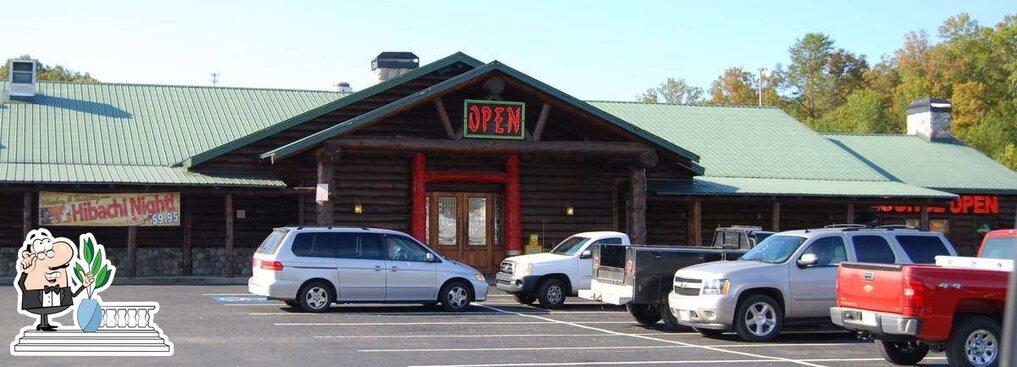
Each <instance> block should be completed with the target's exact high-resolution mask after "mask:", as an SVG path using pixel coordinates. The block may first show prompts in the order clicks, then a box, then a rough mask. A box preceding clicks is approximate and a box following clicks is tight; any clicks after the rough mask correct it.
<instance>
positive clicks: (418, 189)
mask: <svg viewBox="0 0 1017 367" xmlns="http://www.w3.org/2000/svg"><path fill="white" fill-rule="evenodd" d="M412 169H413V170H412V173H411V175H410V176H411V178H412V181H413V182H412V183H411V186H410V196H411V197H412V205H413V209H412V212H413V213H412V215H411V216H410V232H411V233H412V234H413V237H414V238H416V239H417V240H418V241H420V242H423V243H427V182H426V179H425V175H424V173H425V172H426V171H427V156H425V155H424V153H421V152H417V153H414V154H413V167H412Z"/></svg>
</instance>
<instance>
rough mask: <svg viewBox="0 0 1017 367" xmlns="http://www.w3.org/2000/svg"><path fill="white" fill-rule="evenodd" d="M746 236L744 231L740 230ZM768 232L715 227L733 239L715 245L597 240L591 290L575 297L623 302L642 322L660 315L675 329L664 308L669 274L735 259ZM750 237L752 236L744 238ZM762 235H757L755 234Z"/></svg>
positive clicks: (670, 282)
mask: <svg viewBox="0 0 1017 367" xmlns="http://www.w3.org/2000/svg"><path fill="white" fill-rule="evenodd" d="M746 232H747V233H748V234H749V235H748V236H746V235H745V233H746ZM753 232H758V233H756V236H758V237H764V238H765V236H767V235H769V234H770V232H763V231H759V230H753V229H747V228H744V227H725V228H718V229H717V233H718V236H720V238H724V237H725V234H729V233H741V234H742V235H740V236H737V235H736V236H730V235H728V236H727V238H733V239H735V241H734V243H725V242H724V241H723V240H720V241H718V240H717V239H716V238H715V239H714V243H715V244H716V245H715V246H711V247H704V246H646V245H629V246H623V245H601V246H597V247H596V248H594V249H593V280H592V281H591V282H590V289H588V290H580V291H579V297H580V298H585V299H590V300H595V301H600V302H604V303H609V304H613V305H625V307H626V308H627V309H628V311H629V313H631V314H632V316H633V317H635V319H636V321H639V323H640V324H643V325H647V326H650V325H653V324H656V323H657V322H658V321H660V320H664V324H666V325H667V326H668V327H671V328H674V327H677V326H678V320H677V319H676V318H675V317H674V316H673V315H671V312H669V311H668V310H669V308H668V307H667V296H668V294H669V293H670V292H671V288H672V287H673V285H674V273H675V271H677V270H678V269H681V268H684V267H686V266H691V265H696V264H702V263H706V262H710V261H719V260H734V259H737V258H738V257H740V256H742V255H743V254H745V253H746V252H748V251H749V249H750V248H751V247H752V246H753V245H755V243H756V240H755V237H754V236H752V233H753ZM747 238H751V240H746V239H747ZM760 240H761V239H760Z"/></svg>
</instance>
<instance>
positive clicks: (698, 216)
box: [686, 200, 703, 246]
mask: <svg viewBox="0 0 1017 367" xmlns="http://www.w3.org/2000/svg"><path fill="white" fill-rule="evenodd" d="M702 209H703V204H702V202H701V201H699V200H696V201H693V202H692V203H690V204H689V207H688V211H689V212H688V215H686V218H687V219H688V224H687V225H686V226H687V227H688V228H687V232H688V233H686V236H687V237H688V242H689V246H700V245H702V243H703V210H702Z"/></svg>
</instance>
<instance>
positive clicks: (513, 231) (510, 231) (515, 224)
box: [505, 154, 523, 256]
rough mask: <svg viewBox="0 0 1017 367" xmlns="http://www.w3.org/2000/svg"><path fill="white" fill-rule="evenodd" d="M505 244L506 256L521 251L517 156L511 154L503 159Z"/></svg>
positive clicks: (521, 231)
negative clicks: (505, 177) (504, 178)
mask: <svg viewBox="0 0 1017 367" xmlns="http://www.w3.org/2000/svg"><path fill="white" fill-rule="evenodd" d="M505 173H506V175H508V180H507V181H506V182H505V204H506V205H505V236H507V237H508V238H506V239H505V246H506V250H507V254H508V256H514V255H519V254H522V253H523V251H522V250H523V242H522V241H523V228H522V227H523V226H522V224H523V220H522V214H521V211H522V208H521V207H522V204H521V203H520V194H519V191H520V188H519V156H518V155H516V154H512V155H510V156H508V159H507V160H505Z"/></svg>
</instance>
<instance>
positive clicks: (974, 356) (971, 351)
mask: <svg viewBox="0 0 1017 367" xmlns="http://www.w3.org/2000/svg"><path fill="white" fill-rule="evenodd" d="M950 334H951V336H950V339H949V340H948V341H947V343H946V360H947V362H949V363H950V365H951V366H973V367H995V366H999V352H1000V351H1001V349H1002V346H1000V345H999V338H1000V328H999V324H998V323H996V321H995V320H993V319H991V318H988V317H986V316H977V315H976V316H968V317H965V318H964V319H962V320H960V322H959V323H958V324H957V325H956V326H955V329H954V331H953V332H952V333H950Z"/></svg>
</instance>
